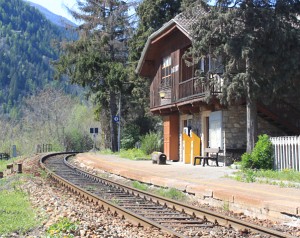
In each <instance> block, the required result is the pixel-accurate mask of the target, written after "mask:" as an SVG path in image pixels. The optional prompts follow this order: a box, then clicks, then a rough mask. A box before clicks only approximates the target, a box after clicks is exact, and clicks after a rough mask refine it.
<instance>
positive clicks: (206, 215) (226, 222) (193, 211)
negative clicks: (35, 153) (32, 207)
mask: <svg viewBox="0 0 300 238" xmlns="http://www.w3.org/2000/svg"><path fill="white" fill-rule="evenodd" d="M66 154H68V156H66V157H64V163H65V164H66V165H67V166H68V167H70V168H71V169H73V170H75V171H78V172H80V173H81V174H84V176H85V177H86V178H90V179H92V180H94V181H100V180H101V181H105V182H106V183H108V184H111V185H114V186H116V187H122V190H124V191H125V192H127V193H128V194H132V195H135V196H139V197H141V198H143V199H145V200H148V201H152V202H154V203H157V204H163V205H164V206H166V207H168V208H171V209H173V210H177V211H181V212H183V213H185V214H189V215H191V216H193V217H198V218H201V219H203V220H208V221H211V222H213V223H214V224H216V225H220V226H224V227H228V228H234V229H239V230H243V231H252V232H254V233H260V234H264V235H270V236H272V237H282V238H293V237H294V236H292V235H289V234H286V233H283V232H279V231H276V230H272V229H269V228H266V227H262V226H258V225H256V224H252V223H248V222H245V221H242V220H239V219H236V218H233V217H229V216H226V215H222V214H219V213H216V212H213V211H210V210H208V209H204V208H195V207H192V206H189V205H187V204H184V203H180V202H177V201H174V200H171V199H167V198H164V197H161V196H158V195H154V194H150V193H148V192H145V191H141V190H138V189H135V188H132V187H129V186H126V185H122V184H119V183H117V182H114V181H111V180H108V179H105V178H100V177H98V176H95V175H93V174H91V173H88V172H86V171H83V170H81V169H79V168H77V167H75V166H74V165H71V164H70V163H68V162H67V160H68V158H69V157H70V156H73V155H75V154H76V153H74V152H73V153H54V154H49V155H46V156H44V157H43V158H41V160H40V164H41V166H42V168H44V169H45V170H46V171H47V172H48V173H49V175H50V176H51V177H52V178H53V179H54V180H56V181H57V182H59V183H61V184H62V185H63V186H65V187H68V188H69V189H70V190H71V191H72V192H73V193H75V194H78V195H80V196H82V197H83V198H86V199H88V200H89V201H91V202H93V203H95V204H97V205H101V207H102V208H104V209H105V210H107V211H110V212H113V213H114V214H118V215H119V216H121V217H122V218H126V219H128V220H129V221H130V222H131V223H133V224H135V225H138V226H145V227H157V228H158V229H160V230H162V231H164V232H166V233H168V234H171V235H173V236H175V237H179V238H184V237H186V236H184V235H182V234H180V233H177V232H175V231H174V230H171V229H169V228H167V227H165V226H162V225H161V224H159V223H157V222H155V221H153V220H150V219H148V218H145V217H143V216H141V215H138V214H135V213H134V212H132V211H129V210H127V209H124V208H122V207H121V206H118V205H117V204H114V203H112V202H110V201H107V200H105V199H103V198H101V197H99V196H97V195H95V194H93V193H91V192H89V191H87V190H85V189H83V188H81V187H79V186H77V185H75V184H73V183H71V182H69V181H67V180H66V179H64V178H62V177H61V176H59V175H57V174H55V173H54V172H53V171H51V170H50V169H48V168H47V166H46V165H45V163H44V161H45V160H46V159H48V158H50V157H52V156H57V155H66Z"/></svg>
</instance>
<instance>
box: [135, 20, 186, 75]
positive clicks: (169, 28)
mask: <svg viewBox="0 0 300 238" xmlns="http://www.w3.org/2000/svg"><path fill="white" fill-rule="evenodd" d="M175 29H178V30H179V31H181V32H182V33H183V34H184V35H185V36H186V37H188V38H189V39H190V40H191V39H192V38H191V36H190V34H189V32H188V31H187V29H185V27H183V26H182V25H180V24H179V23H178V21H177V20H176V19H172V20H170V21H168V22H167V23H165V24H164V25H163V26H162V27H161V28H160V29H158V30H157V31H155V32H154V33H152V34H151V35H150V36H149V37H148V40H147V42H146V44H145V46H144V49H143V51H142V54H141V57H140V60H139V62H138V65H137V67H136V70H135V72H136V73H137V74H139V75H140V74H141V71H142V68H143V66H144V64H145V62H146V59H147V53H148V51H149V49H150V48H151V45H152V44H154V43H155V42H157V41H159V40H160V39H162V38H164V37H166V36H167V35H169V34H171V33H172V32H173V31H174V30H175Z"/></svg>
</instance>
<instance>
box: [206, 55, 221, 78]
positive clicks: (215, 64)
mask: <svg viewBox="0 0 300 238" xmlns="http://www.w3.org/2000/svg"><path fill="white" fill-rule="evenodd" d="M208 57H209V71H210V72H212V73H215V74H222V73H224V67H223V65H222V57H221V56H218V57H217V58H213V57H212V56H211V55H209V56H208Z"/></svg>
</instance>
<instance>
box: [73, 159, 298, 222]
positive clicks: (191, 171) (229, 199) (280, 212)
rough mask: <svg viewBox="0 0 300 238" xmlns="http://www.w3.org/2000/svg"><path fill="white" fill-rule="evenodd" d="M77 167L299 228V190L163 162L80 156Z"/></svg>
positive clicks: (225, 169)
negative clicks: (189, 196) (164, 188)
mask: <svg viewBox="0 0 300 238" xmlns="http://www.w3.org/2000/svg"><path fill="white" fill-rule="evenodd" d="M76 161H77V162H78V163H80V165H81V166H84V167H88V168H90V169H93V170H97V169H99V170H103V171H106V172H109V173H113V174H116V175H119V176H122V177H125V178H129V179H132V180H137V181H140V182H144V183H147V184H152V185H156V186H161V187H169V188H171V187H172V188H176V189H178V190H181V191H184V192H187V193H190V194H193V195H195V198H196V199H197V201H198V202H199V203H200V204H209V205H212V206H219V207H226V208H227V209H229V210H230V211H233V212H236V213H243V214H245V215H248V216H251V217H255V218H258V219H270V220H273V221H277V222H282V223H283V224H286V225H291V226H300V189H299V188H298V189H297V188H285V187H280V186H278V185H269V184H260V183H245V182H239V181H236V180H233V179H231V178H228V175H230V174H232V173H234V172H235V171H236V169H232V168H230V167H222V166H220V167H216V166H205V167H203V166H202V165H196V166H193V165H191V164H183V163H181V162H172V161H167V164H166V165H158V164H152V161H150V160H139V161H134V160H129V159H124V158H120V157H118V156H116V155H104V154H98V153H82V154H78V155H77V156H76Z"/></svg>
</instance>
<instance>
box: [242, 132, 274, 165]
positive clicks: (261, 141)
mask: <svg viewBox="0 0 300 238" xmlns="http://www.w3.org/2000/svg"><path fill="white" fill-rule="evenodd" d="M242 166H243V168H252V169H272V168H273V146H272V143H271V141H270V138H269V136H268V135H265V134H264V135H260V136H258V141H257V143H256V144H255V147H254V149H253V151H252V152H251V154H249V153H245V154H243V155H242Z"/></svg>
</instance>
